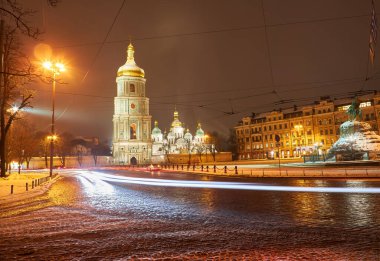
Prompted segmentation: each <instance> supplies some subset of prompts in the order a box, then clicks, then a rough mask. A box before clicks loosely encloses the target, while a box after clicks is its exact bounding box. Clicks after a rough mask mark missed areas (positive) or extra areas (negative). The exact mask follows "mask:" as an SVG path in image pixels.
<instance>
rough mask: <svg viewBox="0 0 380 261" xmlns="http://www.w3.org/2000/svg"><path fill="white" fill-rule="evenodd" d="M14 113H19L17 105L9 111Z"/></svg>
mask: <svg viewBox="0 0 380 261" xmlns="http://www.w3.org/2000/svg"><path fill="white" fill-rule="evenodd" d="M9 110H10V111H11V112H12V113H15V112H17V111H18V107H17V106H16V105H13V106H12V107H11V108H10V109H9Z"/></svg>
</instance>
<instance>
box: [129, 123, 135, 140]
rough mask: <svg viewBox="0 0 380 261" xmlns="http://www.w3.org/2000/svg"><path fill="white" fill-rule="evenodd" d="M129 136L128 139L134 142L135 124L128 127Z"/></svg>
mask: <svg viewBox="0 0 380 261" xmlns="http://www.w3.org/2000/svg"><path fill="white" fill-rule="evenodd" d="M129 135H130V139H131V140H135V139H136V124H134V123H133V124H131V126H130V127H129Z"/></svg>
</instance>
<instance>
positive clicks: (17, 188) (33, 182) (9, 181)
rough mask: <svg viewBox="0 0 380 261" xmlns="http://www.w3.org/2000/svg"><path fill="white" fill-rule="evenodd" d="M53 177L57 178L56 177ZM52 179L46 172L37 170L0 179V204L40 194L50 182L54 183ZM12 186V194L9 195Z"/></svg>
mask: <svg viewBox="0 0 380 261" xmlns="http://www.w3.org/2000/svg"><path fill="white" fill-rule="evenodd" d="M54 177H55V179H56V178H57V177H56V175H54ZM54 177H53V179H50V178H49V172H48V171H44V170H39V171H22V172H21V173H20V174H18V173H17V172H14V173H12V174H10V175H8V176H7V177H5V178H0V203H2V202H9V201H15V200H18V199H22V198H27V197H32V196H35V195H37V194H41V193H43V192H44V191H46V189H47V188H48V187H49V186H50V184H51V182H53V181H55V179H54ZM38 182H39V183H38ZM12 185H13V193H11V189H12Z"/></svg>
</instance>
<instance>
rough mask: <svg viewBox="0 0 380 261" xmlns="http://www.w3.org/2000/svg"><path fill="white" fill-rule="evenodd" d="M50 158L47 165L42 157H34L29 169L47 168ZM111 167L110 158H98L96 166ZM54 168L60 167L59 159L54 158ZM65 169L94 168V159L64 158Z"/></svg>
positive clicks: (89, 157)
mask: <svg viewBox="0 0 380 261" xmlns="http://www.w3.org/2000/svg"><path fill="white" fill-rule="evenodd" d="M49 164H50V158H49V157H48V158H47V165H46V161H45V158H44V157H34V158H32V160H31V161H30V163H29V169H44V168H49ZM110 165H112V157H108V156H98V158H97V164H96V166H99V167H101V166H110ZM53 166H54V167H62V162H61V158H60V157H54V160H53ZM65 167H66V168H90V167H95V162H94V158H93V157H92V156H83V157H82V158H81V159H80V160H78V157H66V162H65ZM23 168H26V163H24V164H23Z"/></svg>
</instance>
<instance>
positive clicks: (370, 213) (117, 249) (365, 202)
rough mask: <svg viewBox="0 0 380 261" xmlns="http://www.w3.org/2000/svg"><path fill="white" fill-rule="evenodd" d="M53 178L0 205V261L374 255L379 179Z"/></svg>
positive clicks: (379, 226)
mask: <svg viewBox="0 0 380 261" xmlns="http://www.w3.org/2000/svg"><path fill="white" fill-rule="evenodd" d="M62 176H63V178H62V179H60V180H58V181H57V182H56V183H55V184H54V185H53V186H52V187H51V189H50V190H49V192H48V193H46V194H44V195H41V196H37V197H34V198H30V199H26V200H23V201H19V202H14V203H7V204H2V205H0V260H10V259H13V260H31V259H33V260H71V259H77V260H78V259H79V260H98V259H104V258H105V259H117V260H120V259H123V260H124V259H144V258H145V259H146V260H147V259H178V260H184V259H185V260H186V259H187V260H204V259H213V258H222V259H244V258H245V259H251V260H276V259H281V258H282V260H287V259H289V260H305V259H312V260H379V257H380V194H379V193H378V192H379V187H380V180H373V179H372V180H344V179H337V180H318V179H307V180H302V179H241V178H222V177H211V176H210V177H208V176H201V175H191V174H181V173H165V172H152V173H151V172H146V171H128V170H98V171H79V170H78V171H67V172H64V173H62ZM284 188H293V189H292V190H295V191H288V189H284ZM302 188H306V191H302V190H303V189H302ZM362 188H364V189H363V190H362ZM326 189H327V192H326ZM372 189H373V190H372ZM300 191H302V192H300Z"/></svg>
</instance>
